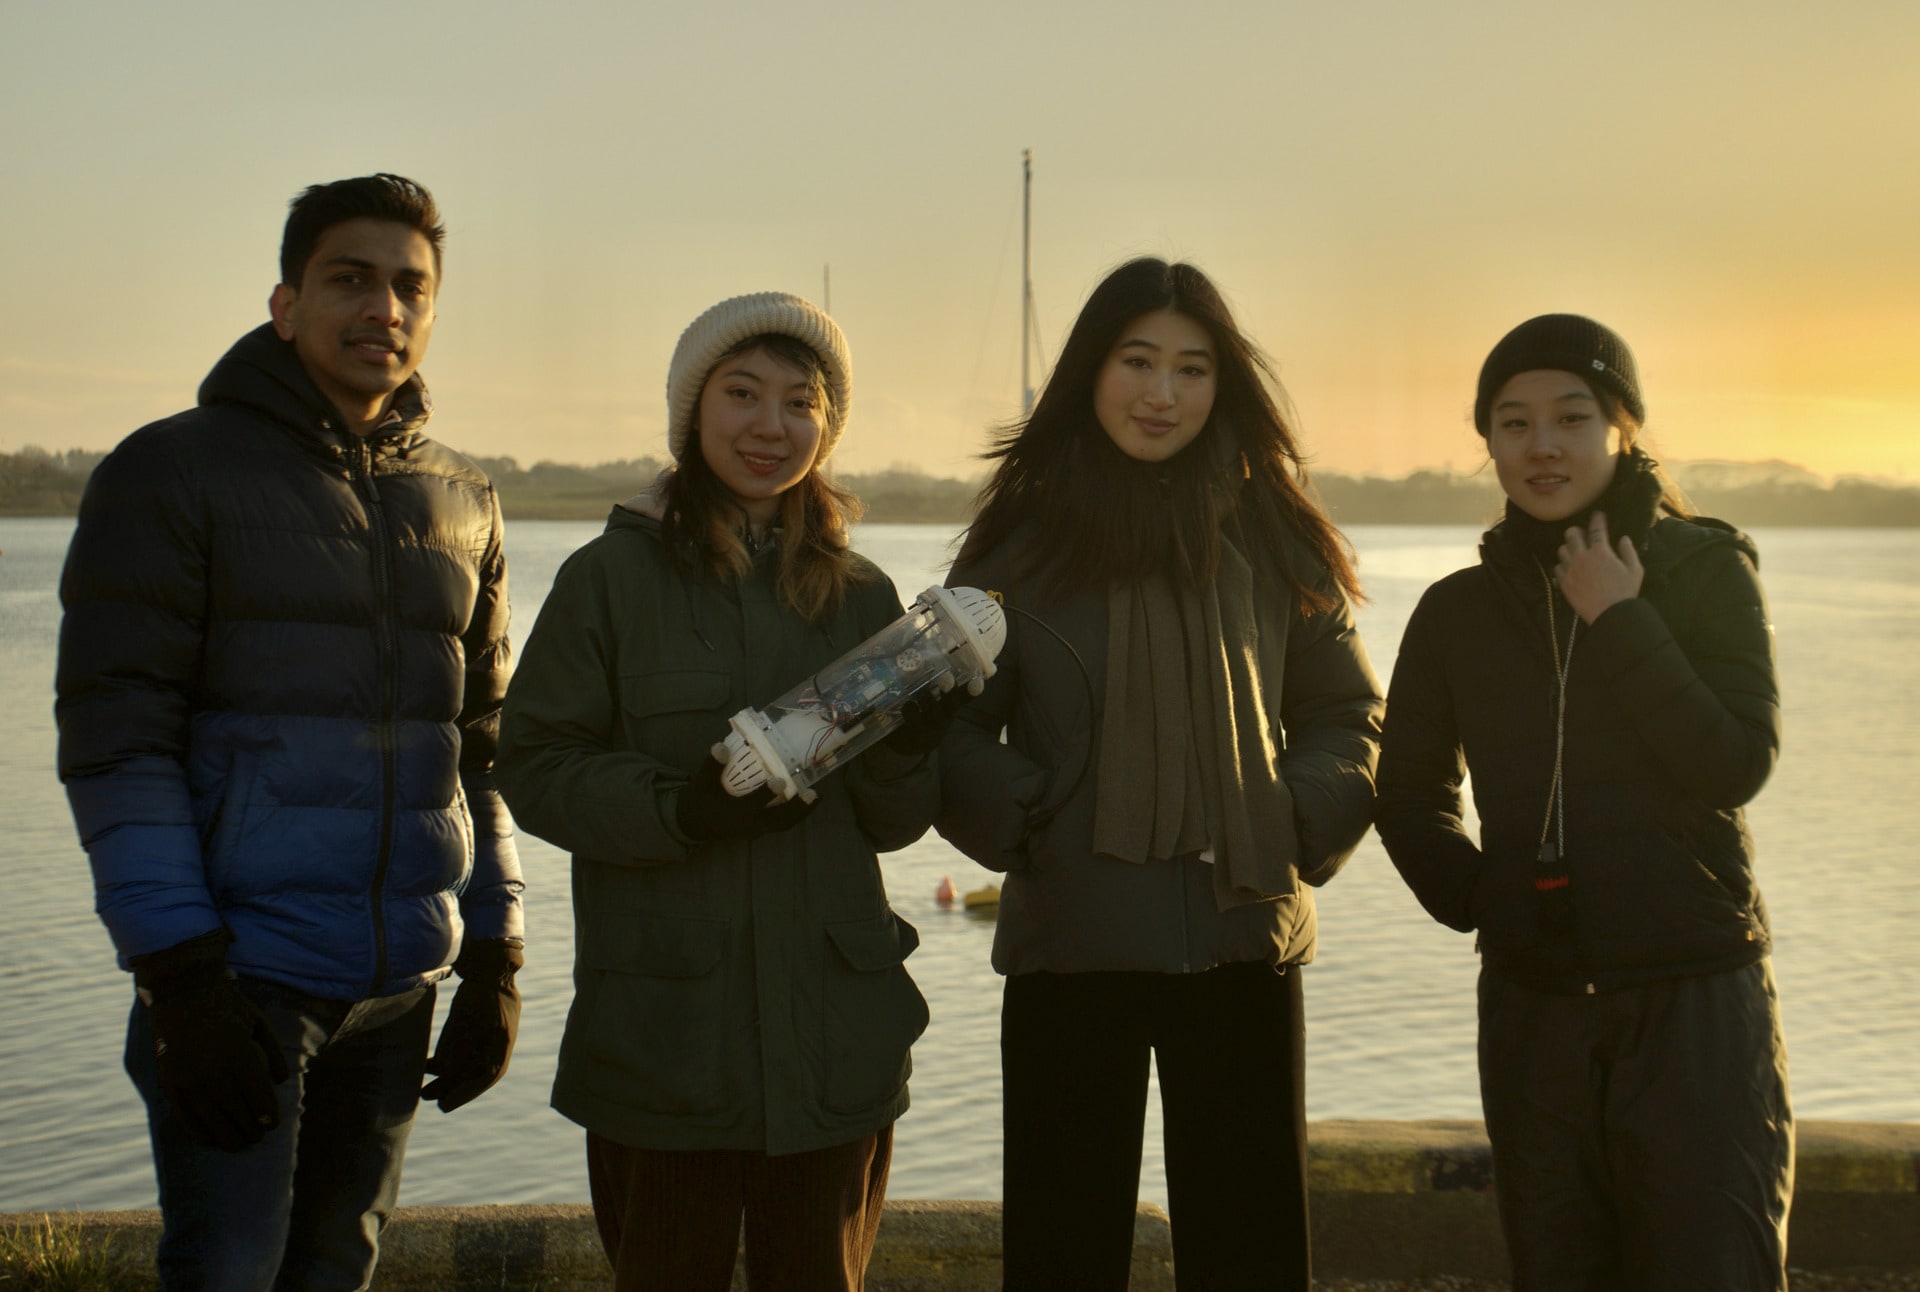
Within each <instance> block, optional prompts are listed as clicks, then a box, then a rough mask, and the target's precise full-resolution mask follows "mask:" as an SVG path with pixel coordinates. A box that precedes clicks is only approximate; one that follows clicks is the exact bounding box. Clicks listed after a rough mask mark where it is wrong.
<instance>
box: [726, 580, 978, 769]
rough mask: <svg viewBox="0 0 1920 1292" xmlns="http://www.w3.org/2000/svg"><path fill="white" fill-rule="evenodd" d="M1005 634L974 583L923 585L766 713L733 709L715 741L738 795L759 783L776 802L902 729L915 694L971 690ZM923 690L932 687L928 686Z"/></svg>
mask: <svg viewBox="0 0 1920 1292" xmlns="http://www.w3.org/2000/svg"><path fill="white" fill-rule="evenodd" d="M1006 639H1007V621H1006V617H1005V614H1004V612H1003V611H1002V610H1001V609H1000V604H999V603H998V602H996V601H995V600H994V599H993V598H992V597H990V596H988V595H987V594H986V593H984V592H982V591H980V590H979V589H978V588H937V587H936V588H928V589H927V590H926V591H925V592H922V593H921V594H920V595H919V596H918V597H917V598H915V600H914V603H913V604H912V605H911V606H909V607H907V612H906V613H905V614H904V615H902V616H900V618H898V619H896V620H894V621H893V622H892V623H891V624H888V625H887V626H886V627H885V628H882V629H881V630H880V631H879V632H877V633H875V634H874V635H873V636H872V637H869V638H868V639H867V640H866V641H864V642H862V643H860V645H858V646H856V647H854V648H853V649H852V650H851V651H848V652H847V653H846V654H845V655H842V656H841V657H840V658H839V659H837V660H835V661H834V662H833V663H831V664H829V665H827V666H826V667H825V668H823V669H821V670H820V671H819V672H818V673H815V674H814V675H813V676H812V677H809V678H808V679H807V680H806V681H804V682H802V683H800V684H799V685H798V686H796V687H794V688H793V689H792V690H790V691H788V692H787V693H786V694H785V695H783V696H781V697H780V698H779V699H777V700H775V701H773V703H771V704H769V705H767V706H766V707H765V708H764V709H754V708H747V709H742V710H740V712H738V713H736V714H734V715H733V717H732V719H731V720H730V721H729V723H728V726H729V728H730V730H729V731H728V732H727V738H726V740H725V741H724V742H722V743H720V744H716V745H715V746H714V747H713V755H714V757H715V758H716V759H719V760H720V761H722V762H724V763H726V765H727V766H726V770H725V771H724V772H723V773H722V776H721V782H722V783H723V784H724V785H725V786H726V787H727V792H728V793H730V794H733V795H736V796H744V795H747V794H751V793H753V792H754V791H755V790H757V789H759V788H760V787H761V786H762V785H765V786H767V787H769V788H771V789H772V791H773V794H774V797H775V798H776V799H781V800H785V799H791V798H793V797H794V796H796V795H806V796H807V797H809V798H811V797H812V786H813V785H814V783H815V782H817V781H818V780H820V779H821V778H822V777H823V776H825V775H827V773H829V772H831V771H832V770H833V769H834V768H836V767H838V766H839V765H840V764H842V763H844V762H846V761H847V760H848V759H850V758H853V757H854V756H855V755H857V754H860V753H862V752H863V751H865V750H866V749H868V748H870V747H871V746H872V745H873V744H874V743H875V742H877V741H879V740H881V739H882V738H883V737H885V736H886V735H887V733H888V732H890V731H892V730H893V729H894V728H895V727H897V726H899V725H900V722H901V717H900V710H901V707H902V706H904V705H905V704H906V703H907V701H908V700H911V699H914V698H915V697H917V696H919V695H922V694H927V693H930V694H933V695H941V694H944V693H946V692H947V691H948V690H950V689H951V688H953V687H956V686H964V687H966V688H967V689H968V690H969V691H971V692H973V694H975V695H978V694H979V693H980V688H981V687H982V686H983V685H984V684H985V683H986V680H987V679H988V678H990V677H992V676H993V661H994V659H995V657H996V656H998V655H999V654H1000V648H1001V646H1002V645H1004V644H1005V642H1006ZM929 688H931V691H930V692H929Z"/></svg>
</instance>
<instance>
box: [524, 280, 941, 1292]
mask: <svg viewBox="0 0 1920 1292" xmlns="http://www.w3.org/2000/svg"><path fill="white" fill-rule="evenodd" d="M850 393H851V386H850V379H849V367H848V356H847V349H846V342H845V341H844V340H843V339H842V337H841V334H840V329H839V328H838V327H836V326H835V325H834V323H833V320H832V319H830V318H828V317H827V316H826V315H825V314H824V313H822V312H821V311H820V310H818V309H816V308H815V307H814V306H812V305H810V304H808V303H807V302H806V301H803V300H801V299H799V298H798V297H793V296H787V295H784V294H781V293H773V292H768V293H762V294H760V295H757V296H743V297H736V298H734V299H732V300H728V301H723V302H721V303H720V304H719V305H716V306H714V307H713V308H712V309H711V310H708V311H707V312H706V313H705V314H703V315H701V316H700V317H699V318H698V319H696V320H694V322H693V323H692V324H691V325H690V326H689V327H688V328H687V330H686V332H685V333H684V334H683V335H682V336H681V338H680V344H679V347H678V348H677V349H676V350H675V352H674V357H673V363H672V366H671V368H670V370H669V374H668V380H667V395H668V403H669V410H668V411H669V422H668V428H669V429H668V436H669V445H670V447H671V449H672V451H673V456H674V459H675V462H676V466H675V468H674V469H673V470H672V471H670V472H669V473H667V474H666V475H664V476H663V477H662V478H661V480H660V481H659V482H657V483H656V484H655V486H654V487H653V488H652V489H650V490H649V491H648V492H646V493H643V494H641V495H640V496H639V497H637V498H634V499H630V500H629V501H627V502H625V503H622V504H620V506H618V507H616V508H615V509H614V511H613V515H612V518H611V519H610V520H609V521H608V522H607V530H606V533H604V534H603V535H602V536H601V537H600V538H598V539H596V540H595V541H593V542H591V543H589V544H587V545H586V546H585V547H583V548H581V549H580V551H578V552H576V553H575V554H574V555H573V556H572V557H571V558H570V559H569V560H568V561H567V563H566V564H565V565H564V566H563V567H562V568H561V570H560V573H559V575H558V576H557V577H556V578H555V580H554V585H553V591H552V592H551V593H550V594H549V595H548V597H547V601H546V605H545V607H544V608H543V609H542V610H541V613H540V619H539V622H538V623H537V624H536V625H535V626H534V630H533V633H532V636H531V637H530V638H529V640H528V642H527V648H526V652H525V655H524V657H523V658H522V660H521V663H520V667H519V670H518V672H517V674H516V676H515V678H514V681H513V685H512V687H511V689H510V691H509V693H508V696H507V701H506V710H505V715H504V719H503V727H502V733H501V753H500V758H499V777H500V783H501V789H502V791H503V792H504V794H505V795H506V799H507V802H508V805H509V806H510V807H511V808H512V809H513V812H514V816H515V817H516V818H517V820H518V821H519V824H520V825H521V826H522V827H523V828H525V829H527V830H530V831H532V832H533V833H534V834H537V835H539V836H541V837H542V838H544V839H549V840H551V841H553V842H554V843H556V844H558V845H560V846H561V847H563V848H566V849H568V850H569V851H570V852H572V854H573V894H574V919H575V925H576V943H575V947H576V950H575V966H574V986H575V996H574V1002H573V1008H572V1010H571V1012H570V1013H569V1014H568V1016H567V1026H566V1033H565V1035H564V1037H563V1038H562V1040H561V1045H560V1066H559V1073H558V1075H557V1077H556V1078H555V1081H554V1090H553V1104H554V1107H555V1108H557V1109H559V1111H560V1112H562V1113H563V1114H565V1115H566V1116H568V1117H570V1118H572V1119H573V1120H574V1121H576V1122H579V1123H580V1124H581V1125H583V1126H585V1127H586V1128H587V1168H588V1181H589V1183H590V1185H591V1189H592V1194H593V1207H594V1218H595V1220H596V1221H597V1222H598V1224H599V1228H600V1234H601V1238H602V1240H603V1241H604V1243H605V1245H606V1249H607V1255H608V1258H609V1259H610V1260H611V1261H612V1262H613V1266H614V1271H615V1279H616V1286H617V1287H618V1288H620V1289H622V1290H623V1292H628V1290H632V1289H641V1288H647V1289H662V1290H663V1292H702V1290H703V1289H713V1290H715V1292H718V1290H719V1289H724V1288H726V1287H728V1286H730V1283H731V1279H732V1272H733V1265H734V1252H735V1249H736V1246H737V1244H738V1241H739V1234H740V1228H741V1219H742V1215H743V1213H744V1216H745V1223H746V1244H747V1267H748V1273H749V1276H750V1278H751V1279H752V1282H753V1286H754V1287H755V1288H756V1289H766V1288H776V1289H777V1288H791V1289H795V1290H796V1292H800V1290H804V1292H819V1290H821V1289H828V1290H831V1289H849V1290H851V1289H857V1288H859V1287H860V1286H861V1283H862V1279H863V1277H864V1271H865V1266H866V1262H867V1259H868V1256H869V1254H870V1253H871V1251H872V1248H873V1240H874V1236H875V1234H876V1232H877V1230H878V1225H879V1220H880V1205H881V1199H882V1197H883V1196H884V1194H885V1192H886V1181H887V1168H888V1164H889V1161H890V1157H891V1151H892V1142H893V1141H892V1134H893V1132H892V1127H893V1122H894V1120H895V1119H896V1118H897V1117H899V1116H900V1114H901V1113H903V1112H904V1111H906V1107H907V1087H906V1081H907V1073H908V1067H909V1064H908V1053H907V1051H908V1047H909V1046H910V1045H911V1044H912V1043H913V1041H914V1039H915V1038H916V1037H917V1036H919V1034H920V1032H921V1030H922V1029H923V1028H924V1027H925V1026H926V1022H927V1009H926V1003H925V1001H924V1000H923V999H922V998H921V996H920V993H919V992H918V990H917V989H916V988H915V987H914V985H913V982H912V980H911V979H910V978H909V977H908V976H907V972H906V969H905V967H904V964H903V963H902V962H903V961H904V960H905V959H906V957H907V955H908V953H909V952H911V951H912V950H913V949H914V947H915V946H916V945H917V943H918V940H919V939H918V936H917V935H916V934H915V932H914V930H913V927H912V926H911V925H909V924H908V923H906V921H904V920H902V919H900V918H899V917H898V916H897V915H895V914H894V913H893V911H892V910H891V909H890V908H889V906H888V904H887V896H886V889H885V886H884V885H883V883H882V881H881V877H880V869H879V864H878V862H877V860H876V857H875V854H876V852H877V851H880V850H887V849H893V848H900V847H904V846H905V845H906V844H908V843H911V842H913V841H914V840H915V839H917V838H918V837H919V836H920V835H921V834H922V833H923V832H924V831H925V830H926V827H927V824H928V822H929V821H930V820H931V818H932V815H933V809H934V800H935V796H936V793H937V790H938V786H937V783H936V781H935V776H934V772H933V769H932V766H931V763H930V762H929V760H928V758H927V753H928V752H929V751H930V750H931V749H932V747H933V745H934V744H936V743H938V740H939V738H940V735H941V733H942V731H943V730H944V723H943V722H942V721H941V719H942V718H943V717H945V716H947V714H946V712H943V711H940V710H939V709H937V708H935V709H934V711H930V712H926V713H922V714H920V715H919V717H918V720H916V721H912V722H909V723H907V724H906V725H905V726H903V727H901V728H899V729H897V730H896V731H895V732H894V733H893V735H892V736H890V737H889V739H888V741H887V742H886V743H884V744H882V745H879V746H876V747H875V748H873V749H871V750H869V751H868V752H867V753H866V754H865V755H863V756H862V757H861V758H859V759H857V760H856V761H854V762H853V763H851V764H849V765H847V766H845V767H843V768H842V769H841V770H840V771H839V772H837V773H836V774H834V775H833V776H831V777H829V778H827V779H826V780H824V781H821V782H820V783H819V784H818V785H817V786H815V790H816V792H817V794H818V799H817V801H816V802H814V803H813V804H811V805H810V806H809V805H808V804H806V803H804V802H802V801H801V800H800V799H794V800H791V801H790V802H787V803H784V804H778V805H773V804H771V803H770V795H769V793H768V791H766V790H761V791H758V792H756V793H755V794H753V795H751V796H749V797H745V798H735V797H733V796H731V795H730V794H728V793H727V791H726V790H725V789H724V788H723V786H722V785H721V780H720V770H721V767H720V764H719V763H718V762H716V761H715V759H714V758H713V757H712V756H711V755H710V752H709V751H710V750H711V748H712V747H713V746H714V744H715V742H717V741H719V740H721V739H722V738H723V737H724V736H725V735H726V733H727V720H728V718H729V717H730V716H731V715H732V714H734V713H737V712H738V711H739V710H740V709H742V708H744V707H746V706H749V705H754V706H760V705H764V704H766V703H767V702H768V701H769V700H772V699H774V698H775V697H777V696H779V695H781V694H782V693H784V692H785V691H786V690H787V689H788V688H789V687H790V686H792V685H793V684H794V683H795V682H796V681H798V680H800V679H802V678H804V677H805V676H806V675H807V674H808V673H810V672H811V671H814V670H817V669H820V668H822V667H823V666H825V665H827V664H829V663H831V662H832V661H833V660H834V659H836V658H837V657H838V656H840V655H842V654H844V653H845V652H846V651H847V650H848V649H850V648H851V647H853V646H855V645H856V644H858V643H859V642H860V641H862V640H864V639H865V638H866V637H868V636H871V635H872V634H873V633H874V632H876V631H878V630H879V629H880V628H883V627H885V626H886V625H887V624H888V623H890V622H892V621H893V620H894V619H895V618H896V617H898V616H899V614H900V613H901V608H900V601H899V598H898V597H897V596H896V595H895V593H894V590H893V586H892V584H891V583H889V582H888V580H887V578H886V576H885V575H883V574H881V573H880V572H879V570H877V569H876V568H875V567H874V566H872V565H871V564H869V563H868V562H866V561H865V560H863V559H861V558H860V557H858V556H856V555H854V554H853V553H852V552H851V551H850V550H849V549H848V546H847V533H848V524H849V522H850V520H851V519H852V517H853V516H854V514H855V511H856V506H857V505H856V504H855V503H854V501H853V499H852V498H851V497H850V496H848V495H847V494H845V493H843V492H841V491H840V490H839V489H837V488H836V487H835V486H834V485H833V484H832V483H831V482H830V481H828V480H827V479H826V478H825V477H824V476H823V475H822V474H821V472H820V469H819V468H820V464H821V463H822V462H823V461H824V460H825V459H826V457H827V455H828V454H829V453H831V452H832V451H833V447H834V443H835V441H836V440H838V438H839V436H840V432H841V428H842V427H843V426H844V425H845V422H846V416H847V403H848V398H849V395H850Z"/></svg>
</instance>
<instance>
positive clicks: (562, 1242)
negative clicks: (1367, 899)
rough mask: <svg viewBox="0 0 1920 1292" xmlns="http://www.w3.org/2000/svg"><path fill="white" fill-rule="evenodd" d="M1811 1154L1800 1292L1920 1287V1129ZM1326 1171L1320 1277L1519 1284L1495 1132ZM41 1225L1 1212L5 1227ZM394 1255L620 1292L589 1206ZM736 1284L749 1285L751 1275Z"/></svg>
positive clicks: (941, 1250)
mask: <svg viewBox="0 0 1920 1292" xmlns="http://www.w3.org/2000/svg"><path fill="white" fill-rule="evenodd" d="M1798 1143H1799V1161H1798V1172H1797V1184H1796V1190H1795V1196H1794V1205H1793V1215H1792V1221H1791V1228H1790V1249H1789V1250H1790V1261H1791V1264H1792V1265H1793V1266H1794V1267H1795V1269H1796V1271H1802V1272H1804V1273H1802V1274H1801V1275H1800V1276H1799V1277H1797V1278H1796V1282H1795V1287H1796V1289H1798V1288H1801V1287H1808V1288H1813V1287H1819V1288H1842V1287H1847V1288H1907V1287H1920V1126H1916V1125H1904V1124H1884V1123H1862V1122H1803V1123H1801V1124H1800V1127H1799V1131H1798ZM1309 1165H1310V1172H1311V1187H1312V1207H1313V1234H1314V1268H1315V1274H1316V1276H1317V1278H1318V1279H1320V1280H1322V1281H1327V1280H1398V1281H1400V1282H1398V1283H1395V1284H1383V1285H1382V1286H1421V1284H1419V1283H1418V1282H1417V1280H1420V1279H1423V1278H1426V1279H1431V1278H1435V1277H1436V1276H1444V1277H1445V1278H1448V1279H1472V1280H1482V1281H1485V1282H1487V1283H1498V1282H1499V1281H1501V1280H1503V1279H1504V1278H1505V1275H1506V1258H1505V1255H1504V1253H1503V1250H1502V1247H1501V1242H1500V1226H1499V1220H1498V1217H1497V1215H1496V1214H1495V1209H1494V1197H1493V1172H1492V1163H1491V1159H1490V1155H1489V1152H1488V1148H1487V1140H1486V1133H1485V1131H1484V1130H1483V1129H1482V1127H1481V1125H1480V1123H1479V1122H1475V1121H1421V1122H1360V1121H1329V1122H1316V1123H1314V1124H1313V1126H1312V1127H1311V1138H1310V1149H1309ZM40 1219H41V1218H40V1217H39V1216H38V1215H12V1216H8V1215H0V1230H4V1229H6V1228H9V1227H14V1226H27V1225H32V1224H36V1223H38V1222H39V1221H40ZM56 1220H58V1221H60V1222H61V1223H64V1224H68V1225H71V1226H74V1227H76V1228H78V1229H79V1230H80V1231H81V1232H82V1234H83V1235H84V1237H85V1239H86V1241H87V1242H88V1243H89V1244H93V1245H98V1246H101V1247H105V1248H109V1249H111V1250H112V1251H113V1252H115V1253H116V1255H117V1256H118V1258H119V1260H120V1261H122V1262H124V1263H126V1264H128V1265H130V1266H138V1265H146V1266H148V1267H149V1268H150V1267H151V1262H152V1253H153V1246H154V1243H155V1241H156V1239H157V1237H158V1234H159V1216H158V1213H156V1212H151V1211H132V1212H89V1213H80V1214H76V1215H71V1216H64V1217H56ZM381 1246H382V1253H383V1254H382V1258H381V1264H380V1272H379V1276H378V1277H377V1278H376V1280H375V1283H374V1286H375V1287H376V1288H379V1289H382V1290H383V1292H416V1290H417V1292H427V1290H428V1289H432V1290H434V1292H448V1290H449V1289H469V1288H471V1289H479V1288H489V1289H498V1288H535V1287H537V1288H539V1289H541V1292H575V1290H577V1292H587V1290H588V1289H593V1290H594V1292H599V1290H601V1289H606V1288H609V1287H611V1278H610V1276H609V1274H608V1270H607V1264H606V1259H605V1257H604V1256H603V1255H602V1254H601V1250H600V1243H599V1239H598V1236H597V1235H596V1233H595V1231H594V1228H593V1219H592V1214H591V1212H590V1211H589V1209H588V1208H587V1207H585V1206H583V1205H564V1206H561V1205H540V1206H494V1207H406V1208H402V1209H401V1210H400V1212H399V1214H398V1215H397V1216H396V1217H395V1219H394V1220H393V1222H392V1223H391V1224H390V1225H389V1226H388V1228H387V1231H386V1235H385V1237H384V1238H383V1240H382V1244H381ZM1133 1268H1134V1279H1133V1286H1134V1288H1135V1289H1138V1290H1139V1292H1148V1290H1157V1289H1171V1288H1172V1287H1173V1249H1172V1241H1171V1233H1170V1231H1169V1229H1168V1225H1167V1217H1166V1213H1165V1212H1163V1211H1162V1210H1161V1209H1160V1208H1159V1207H1156V1206H1153V1205H1151V1204H1147V1205H1143V1206H1142V1207H1141V1208H1140V1214H1139V1219H1138V1220H1137V1221H1136V1223H1135V1227H1134V1264H1133ZM1406 1280H1416V1282H1413V1283H1409V1282H1406ZM1444 1285H1445V1286H1452V1287H1460V1286H1463V1285H1462V1284H1461V1283H1458V1282H1449V1283H1446V1284H1444ZM735 1286H736V1287H740V1288H744V1287H745V1281H744V1277H740V1278H737V1279H736V1282H735ZM999 1286H1000V1206H999V1204H998V1203H997V1202H966V1201H958V1202H922V1201H913V1200H898V1201H890V1202H889V1203H888V1204H887V1209H886V1215H885V1217H884V1219H883V1221H882V1223H881V1227H880V1241H879V1246H878V1247H877V1249H876V1250H875V1253H874V1261H873V1265H872V1268H871V1270H870V1271H869V1279H868V1287H869V1288H870V1289H872V1290H873V1292H963V1290H964V1292H972V1290H973V1289H996V1288H998V1287H999ZM1425 1286H1442V1284H1437V1283H1428V1284H1425Z"/></svg>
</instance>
